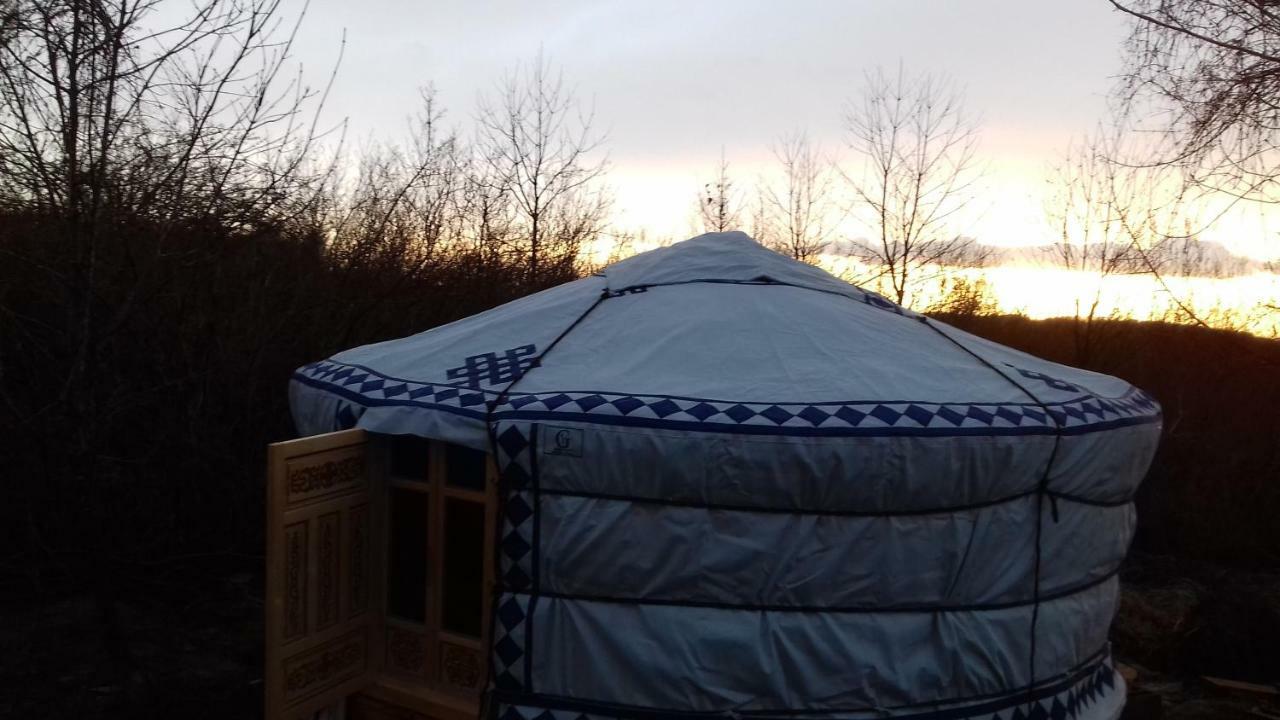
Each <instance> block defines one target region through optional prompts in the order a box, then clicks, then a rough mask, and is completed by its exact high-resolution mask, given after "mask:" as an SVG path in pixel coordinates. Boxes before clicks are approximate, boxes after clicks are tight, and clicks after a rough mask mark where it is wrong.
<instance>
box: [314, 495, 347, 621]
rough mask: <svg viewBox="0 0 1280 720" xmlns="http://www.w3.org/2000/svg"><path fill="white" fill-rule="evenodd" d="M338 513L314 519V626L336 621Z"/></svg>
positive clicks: (339, 518) (339, 520)
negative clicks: (316, 538)
mask: <svg viewBox="0 0 1280 720" xmlns="http://www.w3.org/2000/svg"><path fill="white" fill-rule="evenodd" d="M341 521H342V520H341V515H340V514H339V513H337V512H331V513H326V514H324V515H321V516H320V517H319V518H318V519H317V520H316V530H317V534H318V540H319V548H318V549H317V552H316V556H317V557H316V629H317V630H323V629H324V628H327V627H329V626H330V625H332V624H334V623H335V622H337V621H338V593H339V592H340V590H339V571H338V563H339V562H340V560H339V556H338V532H339V528H340V523H341Z"/></svg>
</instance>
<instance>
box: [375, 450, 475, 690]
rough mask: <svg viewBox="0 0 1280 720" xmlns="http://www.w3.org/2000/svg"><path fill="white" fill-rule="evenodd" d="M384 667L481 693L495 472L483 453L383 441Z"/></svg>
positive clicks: (427, 681) (439, 684)
mask: <svg viewBox="0 0 1280 720" xmlns="http://www.w3.org/2000/svg"><path fill="white" fill-rule="evenodd" d="M386 446H387V447H386V453H387V458H388V461H387V463H386V467H387V471H388V472H387V483H386V485H387V533H386V535H387V556H386V557H387V583H386V610H387V613H386V628H387V638H386V665H385V667H386V668H387V669H388V670H390V671H392V672H395V673H397V674H399V675H401V676H402V677H405V678H406V679H412V680H414V681H415V682H418V683H421V684H422V685H424V686H427V687H432V688H438V689H442V690H449V691H454V692H457V693H459V694H466V695H475V694H477V693H478V692H479V691H480V690H482V689H483V687H484V682H485V677H486V665H485V662H486V661H485V648H486V647H487V642H488V636H487V634H488V630H489V628H488V623H487V622H486V618H488V616H489V603H490V598H491V595H492V592H491V590H492V583H493V577H492V569H491V567H490V566H491V563H490V562H489V559H490V558H492V557H493V536H494V530H493V524H494V515H495V502H494V487H495V483H494V469H493V464H492V463H491V462H490V459H489V456H488V455H486V454H485V453H483V452H480V451H477V450H472V449H470V448H465V447H462V446H459V445H452V444H448V443H443V442H439V441H434V440H424V439H422V438H415V437H407V436H396V437H391V438H388V439H387V442H386Z"/></svg>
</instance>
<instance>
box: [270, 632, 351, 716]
mask: <svg viewBox="0 0 1280 720" xmlns="http://www.w3.org/2000/svg"><path fill="white" fill-rule="evenodd" d="M364 652H365V648H364V632H363V631H361V632H354V633H351V634H350V635H345V636H343V637H341V638H338V639H337V640H335V641H334V642H332V643H329V644H328V645H323V646H321V647H318V648H315V649H314V650H309V651H307V652H305V653H300V654H298V655H295V656H293V657H291V658H289V659H288V660H286V661H285V663H284V694H285V697H286V698H288V699H290V700H294V699H298V698H299V697H300V696H305V695H311V694H314V693H315V692H318V691H320V690H323V689H324V688H326V687H330V686H332V685H334V684H336V683H338V682H341V681H342V680H346V679H347V678H351V677H354V676H355V675H357V674H358V673H360V671H362V670H363V669H364Z"/></svg>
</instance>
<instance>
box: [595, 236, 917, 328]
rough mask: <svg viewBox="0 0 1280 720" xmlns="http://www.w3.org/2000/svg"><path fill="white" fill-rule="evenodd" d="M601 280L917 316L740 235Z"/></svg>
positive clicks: (623, 263)
mask: <svg viewBox="0 0 1280 720" xmlns="http://www.w3.org/2000/svg"><path fill="white" fill-rule="evenodd" d="M602 275H603V276H604V278H605V280H606V283H607V285H608V289H609V290H610V291H613V292H617V291H619V290H625V289H628V288H635V287H651V286H655V285H680V284H685V283H694V282H713V283H736V284H778V285H792V286H795V287H801V288H806V289H810V290H817V291H819V292H825V293H831V294H834V295H843V296H846V297H850V298H854V299H857V300H862V301H866V302H869V303H870V304H873V305H876V306H879V307H881V308H884V309H888V310H893V311H894V312H897V313H899V314H902V315H915V313H913V312H911V311H910V310H906V309H905V308H902V307H900V306H899V305H897V304H896V303H893V302H891V301H889V300H888V299H886V298H884V297H882V296H880V295H878V294H876V293H873V292H869V291H867V290H863V289H862V288H860V287H858V286H856V285H853V284H852V283H849V282H846V281H844V280H841V279H840V278H838V277H836V276H835V275H832V274H831V273H829V272H827V271H826V270H823V269H821V268H819V267H815V266H813V265H810V264H808V263H805V262H801V261H799V260H796V259H794V258H791V257H788V256H787V255H783V254H782V253H779V252H776V251H774V250H770V249H769V248H767V247H765V246H764V245H761V244H760V243H759V242H756V240H754V239H753V238H752V237H751V236H750V235H748V234H746V233H744V232H742V231H740V230H731V231H728V232H711V233H704V234H702V235H697V236H695V237H692V238H689V239H688V240H684V241H681V242H678V243H673V244H671V245H668V246H666V247H660V248H657V249H654V250H649V251H647V252H643V253H640V254H638V255H633V256H631V257H629V258H626V259H624V260H620V261H618V262H616V263H614V264H613V265H610V266H608V267H606V268H605V269H604V271H603V273H602Z"/></svg>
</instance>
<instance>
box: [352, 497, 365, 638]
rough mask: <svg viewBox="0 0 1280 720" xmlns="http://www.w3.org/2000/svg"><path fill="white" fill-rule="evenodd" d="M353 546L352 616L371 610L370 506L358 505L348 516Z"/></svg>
mask: <svg viewBox="0 0 1280 720" xmlns="http://www.w3.org/2000/svg"><path fill="white" fill-rule="evenodd" d="M347 522H348V532H349V533H350V535H351V537H350V540H349V542H350V546H351V578H350V582H351V614H352V615H353V616H354V615H358V614H360V613H362V612H364V611H365V610H368V609H369V506H368V505H357V506H356V507H353V508H351V512H350V514H349V515H348V519H347Z"/></svg>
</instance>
